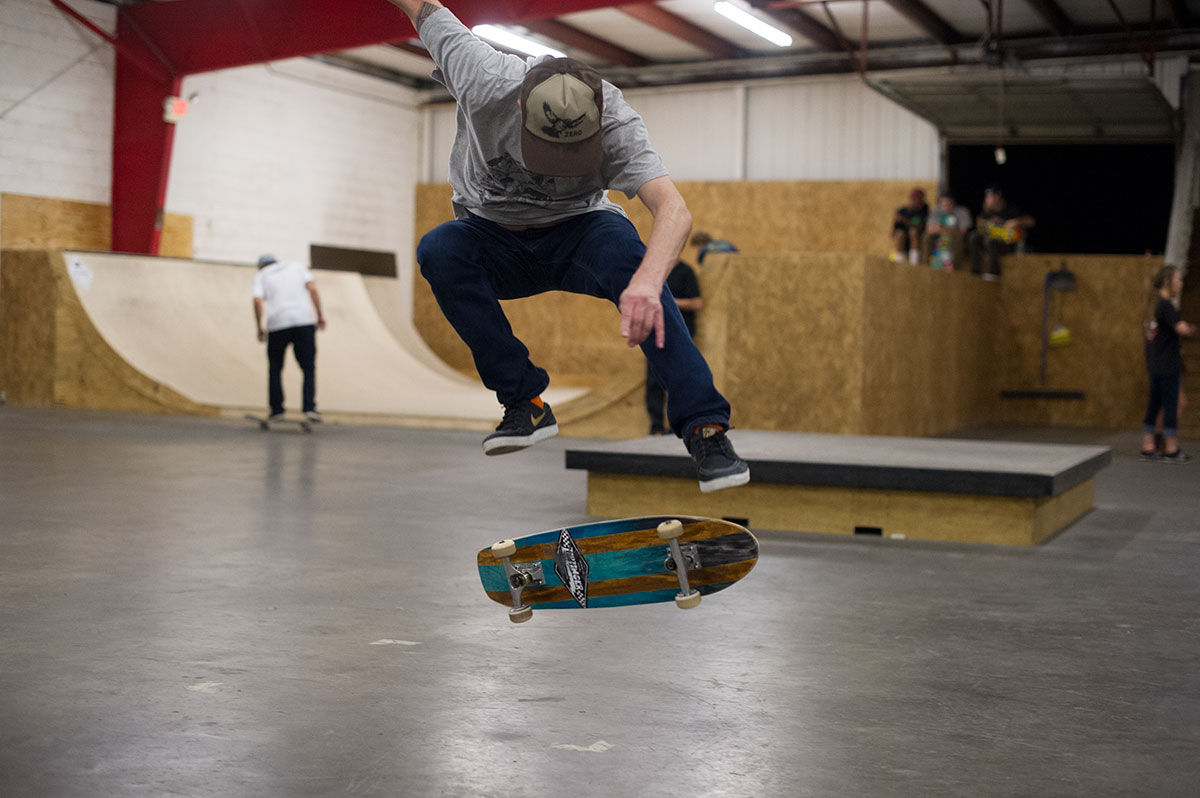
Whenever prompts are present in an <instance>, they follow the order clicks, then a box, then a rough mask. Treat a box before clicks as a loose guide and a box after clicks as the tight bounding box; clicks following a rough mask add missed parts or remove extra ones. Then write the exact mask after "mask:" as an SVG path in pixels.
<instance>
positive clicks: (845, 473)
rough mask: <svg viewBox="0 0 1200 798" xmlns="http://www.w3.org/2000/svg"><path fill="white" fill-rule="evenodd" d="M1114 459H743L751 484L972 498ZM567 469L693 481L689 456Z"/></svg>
mask: <svg viewBox="0 0 1200 798" xmlns="http://www.w3.org/2000/svg"><path fill="white" fill-rule="evenodd" d="M1111 461H1112V452H1111V450H1108V449H1106V450H1105V451H1103V452H1101V453H1099V454H1096V455H1093V456H1092V457H1089V458H1087V459H1086V460H1082V461H1080V462H1079V463H1077V464H1075V465H1073V466H1071V467H1070V468H1068V469H1067V470H1065V471H1061V472H1059V473H1057V474H1033V473H1025V474H1022V473H1013V472H1007V471H966V470H962V469H950V468H906V467H903V466H873V465H848V464H832V463H805V462H799V461H796V462H791V461H782V460H755V459H753V458H747V462H748V463H749V464H750V477H751V481H753V482H765V483H771V484H777V485H817V486H821V487H831V488H870V489H873V490H911V491H926V492H930V491H937V492H941V493H968V494H972V495H976V496H1015V497H1018V498H1041V497H1053V496H1059V495H1061V494H1063V493H1065V492H1066V491H1068V490H1070V489H1071V488H1073V487H1075V486H1076V485H1078V484H1080V483H1082V482H1084V481H1086V480H1088V479H1091V478H1092V477H1093V476H1095V474H1096V473H1097V472H1099V471H1100V469H1102V468H1104V467H1105V466H1107V465H1108V464H1109V463H1110V462H1111ZM566 467H567V468H573V469H580V470H584V471H592V472H596V473H600V474H628V475H631V476H641V477H676V478H680V479H695V477H696V467H695V465H693V463H692V460H691V458H690V457H686V456H683V455H666V454H632V453H628V452H598V451H586V450H581V449H568V450H567V452H566Z"/></svg>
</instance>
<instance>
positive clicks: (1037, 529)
mask: <svg viewBox="0 0 1200 798" xmlns="http://www.w3.org/2000/svg"><path fill="white" fill-rule="evenodd" d="M1095 504H1096V483H1095V480H1093V479H1089V480H1086V481H1084V482H1080V483H1079V484H1078V485H1076V486H1075V487H1073V488H1071V489H1070V490H1068V491H1066V492H1065V493H1061V494H1059V495H1058V496H1055V497H1053V498H1050V499H1041V500H1039V501H1038V502H1037V510H1036V512H1035V514H1034V526H1033V542H1034V543H1042V542H1044V541H1046V540H1048V539H1050V538H1051V537H1052V536H1053V535H1054V534H1056V533H1057V532H1061V531H1062V530H1063V529H1065V528H1067V527H1068V526H1070V525H1071V524H1073V523H1074V522H1075V521H1076V520H1078V519H1079V518H1082V517H1083V516H1084V515H1086V514H1087V513H1089V512H1090V511H1091V509H1092V507H1094V506H1095Z"/></svg>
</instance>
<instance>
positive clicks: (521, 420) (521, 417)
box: [483, 401, 558, 454]
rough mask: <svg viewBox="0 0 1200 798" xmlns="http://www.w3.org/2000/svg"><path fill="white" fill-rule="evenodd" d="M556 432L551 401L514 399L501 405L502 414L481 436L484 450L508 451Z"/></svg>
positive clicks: (556, 424)
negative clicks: (502, 407) (508, 403)
mask: <svg viewBox="0 0 1200 798" xmlns="http://www.w3.org/2000/svg"><path fill="white" fill-rule="evenodd" d="M557 434H558V422H556V421H555V420H554V411H553V410H551V409H550V405H548V404H543V405H542V406H541V407H538V406H537V405H535V404H534V403H533V402H529V401H525V402H514V403H513V404H511V405H505V406H504V418H503V419H501V421H500V424H499V425H498V426H497V427H496V431H495V432H493V433H492V434H491V435H489V436H487V437H486V438H484V439H483V453H484V454H508V453H510V452H516V451H519V450H521V449H524V448H525V447H527V446H532V445H533V444H535V443H537V442H538V441H543V440H545V439H546V438H553V437H554V436H555V435H557Z"/></svg>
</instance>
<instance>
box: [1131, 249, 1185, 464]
mask: <svg viewBox="0 0 1200 798" xmlns="http://www.w3.org/2000/svg"><path fill="white" fill-rule="evenodd" d="M1152 285H1153V286H1154V289H1155V290H1156V291H1157V292H1158V301H1157V302H1156V303H1155V306H1154V325H1153V329H1154V338H1153V339H1152V340H1151V341H1150V342H1149V345H1148V346H1147V355H1148V357H1147V366H1148V367H1149V370H1150V401H1149V403H1148V404H1147V406H1146V418H1145V419H1144V422H1143V427H1142V432H1143V433H1144V434H1143V436H1142V457H1143V458H1145V459H1159V460H1161V461H1162V462H1166V463H1187V462H1189V461H1190V460H1191V458H1190V457H1188V456H1187V455H1186V454H1184V453H1183V452H1181V451H1179V438H1178V434H1179V433H1178V429H1177V425H1178V423H1179V421H1178V414H1179V386H1180V382H1181V380H1182V377H1183V356H1182V355H1181V354H1180V351H1179V339H1180V337H1181V336H1183V337H1188V336H1191V335H1194V334H1195V332H1196V326H1195V325H1194V324H1188V323H1187V322H1186V321H1183V320H1181V319H1180V318H1179V311H1178V310H1177V309H1176V308H1175V304H1174V303H1173V302H1172V300H1174V299H1176V298H1177V297H1178V296H1179V294H1180V293H1181V292H1182V291H1183V275H1182V274H1180V273H1179V269H1178V268H1176V267H1174V266H1164V267H1162V269H1160V270H1159V271H1158V274H1156V275H1154V280H1153V281H1152ZM1160 410H1161V411H1162V414H1163V435H1164V437H1165V439H1166V440H1165V441H1164V444H1165V445H1164V447H1163V452H1162V454H1161V455H1160V454H1158V453H1157V451H1156V450H1155V446H1154V422H1155V418H1156V417H1157V416H1158V413H1159V411H1160Z"/></svg>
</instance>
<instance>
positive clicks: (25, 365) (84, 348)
mask: <svg viewBox="0 0 1200 798" xmlns="http://www.w3.org/2000/svg"><path fill="white" fill-rule="evenodd" d="M2 257H3V258H4V270H3V271H4V273H5V274H6V275H7V277H6V283H7V280H8V279H10V278H11V279H23V280H28V281H29V284H30V285H31V286H36V289H37V290H38V291H39V292H42V293H41V294H40V300H39V301H33V302H24V301H14V302H10V303H6V305H5V313H4V319H5V321H4V325H5V328H6V330H15V331H18V332H19V335H20V337H21V339H22V340H25V339H26V336H28V338H29V339H30V340H32V341H34V342H36V343H34V344H32V345H30V344H25V343H21V344H18V345H16V346H14V347H13V348H12V349H9V350H8V351H9V353H10V356H13V355H15V359H13V360H11V361H10V362H13V363H14V364H15V365H16V366H17V367H18V369H17V370H18V373H20V374H22V375H26V376H22V377H21V379H20V381H19V390H20V391H21V392H22V393H21V403H22V404H31V405H37V406H53V407H74V408H88V409H95V410H132V411H138V412H148V413H184V414H191V415H216V413H217V410H216V408H215V407H209V406H207V405H200V404H197V403H195V402H192V401H191V400H189V399H186V398H184V397H183V396H181V395H180V394H178V393H176V392H175V391H173V390H171V389H170V388H168V387H166V386H165V385H162V384H160V383H158V382H156V381H154V380H151V379H150V378H148V377H146V376H145V375H144V374H142V373H141V372H139V371H137V370H135V369H133V368H132V367H131V366H129V364H128V363H126V362H125V361H124V360H123V359H122V358H121V357H120V356H119V355H118V354H117V353H116V352H114V351H113V350H112V347H110V346H109V345H108V343H107V342H106V341H105V340H104V338H103V337H102V336H101V335H100V333H99V332H98V331H97V330H96V328H95V326H94V325H93V324H92V322H91V320H90V319H89V318H88V316H87V312H86V311H85V310H84V309H83V307H82V305H81V304H80V301H79V297H78V295H77V294H76V293H75V288H74V285H73V284H72V282H71V278H70V277H69V275H68V274H67V269H66V265H65V262H64V259H63V255H62V253H61V252H60V251H57V250H53V251H50V250H41V251H17V250H4V251H3V255H2ZM9 264H12V274H8V270H9ZM9 287H10V286H9V285H7V284H6V285H5V288H6V289H7V288H9ZM15 290H16V289H14V291H15ZM6 296H9V297H11V296H13V295H12V294H7V293H6ZM17 298H18V299H19V298H20V296H19V294H18V295H17ZM11 339H12V336H11V335H8V334H6V335H5V337H4V341H5V345H6V347H7V346H8V344H9V342H10V341H11ZM35 359H36V360H35Z"/></svg>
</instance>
